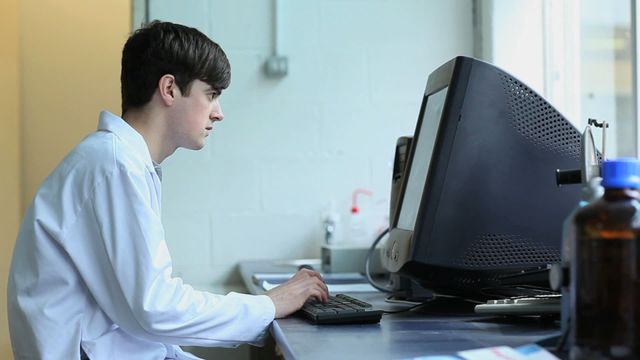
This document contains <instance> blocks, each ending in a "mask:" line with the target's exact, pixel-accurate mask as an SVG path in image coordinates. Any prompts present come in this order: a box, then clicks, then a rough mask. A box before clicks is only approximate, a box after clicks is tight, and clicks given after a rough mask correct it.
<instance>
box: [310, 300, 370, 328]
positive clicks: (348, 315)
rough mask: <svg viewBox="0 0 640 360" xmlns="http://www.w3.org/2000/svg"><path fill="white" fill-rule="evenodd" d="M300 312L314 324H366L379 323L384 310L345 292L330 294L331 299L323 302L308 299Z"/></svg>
mask: <svg viewBox="0 0 640 360" xmlns="http://www.w3.org/2000/svg"><path fill="white" fill-rule="evenodd" d="M298 314H300V315H302V316H304V317H305V318H306V319H307V320H309V321H311V322H312V323H314V324H365V323H377V322H379V321H380V318H381V317H382V310H374V309H373V308H372V306H371V304H369V303H366V302H364V301H361V300H358V299H355V298H352V297H351V296H348V295H344V294H337V295H335V296H329V301H328V302H327V303H326V304H325V303H321V302H318V301H315V300H309V301H307V302H306V303H305V304H304V306H303V307H302V309H300V310H299V311H298Z"/></svg>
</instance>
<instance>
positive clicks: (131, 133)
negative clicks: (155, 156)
mask: <svg viewBox="0 0 640 360" xmlns="http://www.w3.org/2000/svg"><path fill="white" fill-rule="evenodd" d="M98 131H108V132H111V133H113V134H115V135H116V136H117V137H119V138H120V139H121V140H122V141H123V142H125V143H126V144H127V145H129V146H131V147H132V148H133V150H134V152H133V153H134V154H135V156H138V157H140V159H141V160H142V161H143V162H144V164H145V165H146V167H147V169H149V170H150V171H151V172H155V169H154V167H153V162H152V160H151V153H150V152H149V147H148V146H147V142H146V141H145V140H144V138H143V137H142V135H140V133H139V132H138V131H136V129H134V128H133V127H131V125H129V124H128V123H127V122H126V121H124V120H123V119H122V118H121V117H119V116H117V115H115V114H113V113H111V112H109V111H106V110H103V111H101V112H100V119H99V120H98Z"/></svg>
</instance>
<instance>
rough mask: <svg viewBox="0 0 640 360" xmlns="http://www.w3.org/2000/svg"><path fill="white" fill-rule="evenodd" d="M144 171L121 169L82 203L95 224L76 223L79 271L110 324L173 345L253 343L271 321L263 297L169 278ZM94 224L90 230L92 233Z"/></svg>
mask: <svg viewBox="0 0 640 360" xmlns="http://www.w3.org/2000/svg"><path fill="white" fill-rule="evenodd" d="M147 180H148V179H146V178H145V174H144V173H136V172H134V171H131V170H128V169H126V168H125V167H123V166H118V167H117V169H116V170H115V171H114V172H113V174H110V175H109V176H107V177H106V179H105V180H104V181H103V182H102V183H100V184H98V185H96V188H95V191H94V192H93V195H92V198H91V199H90V200H89V201H88V202H87V204H85V206H89V207H91V209H90V211H92V212H93V213H94V214H95V219H93V222H94V224H93V225H92V224H90V223H85V224H79V225H78V226H77V230H76V231H78V232H79V233H82V232H86V234H87V236H88V237H91V236H92V232H95V233H97V234H93V237H91V238H86V239H84V240H85V242H86V247H85V249H84V250H83V251H82V253H81V254H71V255H72V256H74V257H76V258H77V259H79V260H78V262H77V263H78V269H79V271H80V273H81V276H82V277H83V279H84V281H85V282H86V284H87V287H88V288H89V291H90V292H91V294H92V295H93V297H94V298H95V299H96V301H97V302H98V304H99V306H100V307H101V309H103V311H104V312H105V313H106V314H107V316H109V317H110V318H111V319H112V321H113V322H114V323H115V324H117V325H118V326H120V327H121V328H122V329H124V330H125V331H127V332H129V333H130V334H132V335H134V336H137V337H141V338H144V339H148V340H151V341H159V342H163V343H167V344H174V345H198V346H236V345H238V344H241V343H247V342H249V343H256V342H257V343H259V342H260V340H261V337H262V336H264V334H265V332H266V329H267V328H268V326H269V324H270V323H271V321H272V320H273V318H274V315H275V308H274V304H273V302H272V301H271V299H270V298H269V297H267V296H264V295H261V296H255V295H246V294H238V293H230V294H228V295H226V296H221V295H214V294H211V293H208V292H203V291H197V290H195V289H193V288H192V287H191V286H189V285H187V284H184V283H183V281H182V280H181V279H180V278H174V277H172V263H171V258H170V256H169V252H168V249H167V246H166V243H165V240H164V230H163V227H162V223H161V219H160V214H158V213H156V211H154V210H153V209H152V207H151V205H150V196H154V195H153V193H152V191H154V190H153V189H152V188H151V187H150V186H149V184H148V183H147ZM92 226H95V230H96V231H91V227H92Z"/></svg>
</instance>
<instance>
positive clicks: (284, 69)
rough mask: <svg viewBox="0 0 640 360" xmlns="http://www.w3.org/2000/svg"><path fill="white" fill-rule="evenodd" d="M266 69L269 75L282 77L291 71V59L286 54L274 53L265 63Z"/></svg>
mask: <svg viewBox="0 0 640 360" xmlns="http://www.w3.org/2000/svg"><path fill="white" fill-rule="evenodd" d="M264 70H265V73H266V74H267V77H270V78H281V77H285V76H286V75H287V73H288V72H289V59H288V58H287V57H286V56H278V55H272V56H269V58H268V59H267V61H266V62H265V63H264Z"/></svg>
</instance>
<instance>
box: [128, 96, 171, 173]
mask: <svg viewBox="0 0 640 360" xmlns="http://www.w3.org/2000/svg"><path fill="white" fill-rule="evenodd" d="M122 118H123V119H124V121H126V122H127V123H128V124H129V125H130V126H131V127H132V128H134V129H135V130H136V131H137V132H138V133H140V135H142V138H143V139H144V141H145V142H146V143H147V148H149V153H150V154H151V159H152V160H153V161H154V162H155V163H157V164H160V163H162V161H164V159H166V158H167V157H168V156H170V155H171V154H173V152H174V151H175V150H176V148H175V146H172V144H170V142H169V141H168V137H167V136H166V131H165V127H164V124H165V121H163V119H162V115H161V114H156V113H154V111H152V110H149V109H147V108H144V107H143V108H140V109H132V110H127V112H125V113H124V114H123V115H122Z"/></svg>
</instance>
